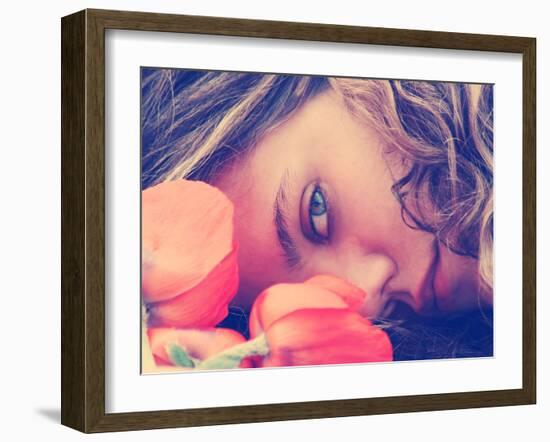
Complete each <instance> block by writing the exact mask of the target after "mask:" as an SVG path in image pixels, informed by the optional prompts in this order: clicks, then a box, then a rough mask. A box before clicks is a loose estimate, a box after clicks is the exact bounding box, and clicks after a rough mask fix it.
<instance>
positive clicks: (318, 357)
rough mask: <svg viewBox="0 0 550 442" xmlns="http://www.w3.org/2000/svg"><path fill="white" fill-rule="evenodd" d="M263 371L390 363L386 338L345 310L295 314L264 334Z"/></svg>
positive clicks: (376, 328) (363, 319) (313, 310)
mask: <svg viewBox="0 0 550 442" xmlns="http://www.w3.org/2000/svg"><path fill="white" fill-rule="evenodd" d="M265 338H266V341H267V346H268V347H269V353H268V354H267V355H266V356H264V357H263V358H262V359H261V360H260V365H261V366H262V367H274V366H278V367H280V366H296V365H321V364H349V363H359V362H384V361H391V360H392V358H393V349H392V345H391V342H390V340H389V338H388V335H387V334H386V333H385V332H384V331H383V330H381V329H380V328H378V327H376V326H374V325H372V324H371V322H370V321H369V320H367V319H365V318H363V317H362V316H361V315H359V314H358V313H355V312H352V311H350V310H348V309H338V308H310V309H302V310H296V311H294V312H292V313H289V314H288V315H286V316H283V317H282V318H280V319H279V320H277V321H275V322H274V323H273V324H271V326H269V327H268V328H267V330H266V331H265Z"/></svg>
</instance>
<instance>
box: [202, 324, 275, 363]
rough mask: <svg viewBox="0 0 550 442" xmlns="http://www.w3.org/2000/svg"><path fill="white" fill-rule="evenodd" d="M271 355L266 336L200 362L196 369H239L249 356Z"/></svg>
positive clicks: (262, 335)
mask: <svg viewBox="0 0 550 442" xmlns="http://www.w3.org/2000/svg"><path fill="white" fill-rule="evenodd" d="M268 353H269V346H268V344H267V339H266V338H265V334H263V333H262V334H261V335H259V336H258V337H256V338H254V339H252V340H250V341H246V342H243V343H242V344H238V345H235V346H234V347H231V348H228V349H227V350H224V351H222V352H221V353H218V354H217V355H214V356H212V357H210V358H208V359H205V360H204V361H202V362H200V363H199V364H198V365H197V366H196V368H197V369H198V370H215V369H224V368H237V367H238V366H239V364H240V363H241V361H242V360H243V359H244V358H246V357H247V356H256V355H258V356H265V355H266V354H268Z"/></svg>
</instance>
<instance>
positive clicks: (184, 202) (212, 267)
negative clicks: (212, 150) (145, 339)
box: [142, 180, 239, 327]
mask: <svg viewBox="0 0 550 442" xmlns="http://www.w3.org/2000/svg"><path fill="white" fill-rule="evenodd" d="M142 203H143V215H142V253H143V262H142V268H143V275H142V294H143V300H144V301H145V302H146V304H147V308H148V315H149V324H150V325H153V326H156V327H163V326H171V327H211V326H214V325H216V324H217V323H218V322H220V321H221V320H222V319H223V318H225V317H226V316H227V314H228V311H227V307H228V305H229V302H230V300H231V299H232V298H233V296H234V295H235V293H236V292H237V288H238V283H239V280H238V278H239V276H238V268H237V244H236V242H235V241H234V240H233V204H232V203H231V201H229V199H228V198H227V197H226V196H225V195H224V194H223V193H222V192H220V191H219V190H218V189H216V188H215V187H212V186H210V185H209V184H206V183H203V182H200V181H188V180H176V181H170V182H166V183H162V184H159V185H157V186H154V187H151V188H149V189H146V190H144V191H143V192H142Z"/></svg>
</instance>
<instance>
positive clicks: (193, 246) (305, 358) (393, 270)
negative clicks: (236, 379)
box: [140, 67, 493, 374]
mask: <svg viewBox="0 0 550 442" xmlns="http://www.w3.org/2000/svg"><path fill="white" fill-rule="evenodd" d="M141 245H142V248H141V262H142V274H141V300H140V302H141V305H142V309H141V311H142V317H141V324H142V342H141V346H142V353H141V354H142V361H141V362H142V364H141V365H142V373H144V374H154V373H167V372H189V371H194V370H220V369H246V368H262V367H291V366H311V365H316V366H317V365H325V364H352V363H361V364H362V363H376V362H391V361H412V360H432V359H450V358H480V357H491V356H493V315H492V306H493V287H492V286H493V285H492V276H493V85H491V84H473V83H471V84H470V83H452V82H438V81H418V80H398V79H367V78H349V77H324V76H309V75H287V74H270V73H254V72H252V73H250V72H226V71H199V70H189V69H174V68H158V67H150V68H149V67H142V68H141Z"/></svg>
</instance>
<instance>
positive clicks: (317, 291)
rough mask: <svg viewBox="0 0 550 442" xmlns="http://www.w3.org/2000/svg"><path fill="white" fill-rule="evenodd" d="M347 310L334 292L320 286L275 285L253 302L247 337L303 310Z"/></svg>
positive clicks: (258, 333)
mask: <svg viewBox="0 0 550 442" xmlns="http://www.w3.org/2000/svg"><path fill="white" fill-rule="evenodd" d="M326 307H330V308H342V309H345V308H348V305H347V304H346V302H345V301H344V300H343V299H342V298H341V297H340V296H338V295H337V294H336V293H334V291H330V290H327V289H325V288H324V287H322V286H321V285H320V284H276V285H273V286H271V287H269V288H268V289H266V290H264V291H263V292H262V293H260V295H259V296H258V297H257V298H256V301H255V302H254V305H253V306H252V310H251V312H250V322H249V328H250V336H251V337H256V336H258V335H260V334H261V333H262V332H263V331H264V330H265V329H267V328H268V327H269V326H270V325H271V324H272V323H273V322H275V321H276V320H277V319H279V318H281V317H282V316H285V315H287V314H288V313H290V312H293V311H295V310H299V309H303V308H326Z"/></svg>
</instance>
